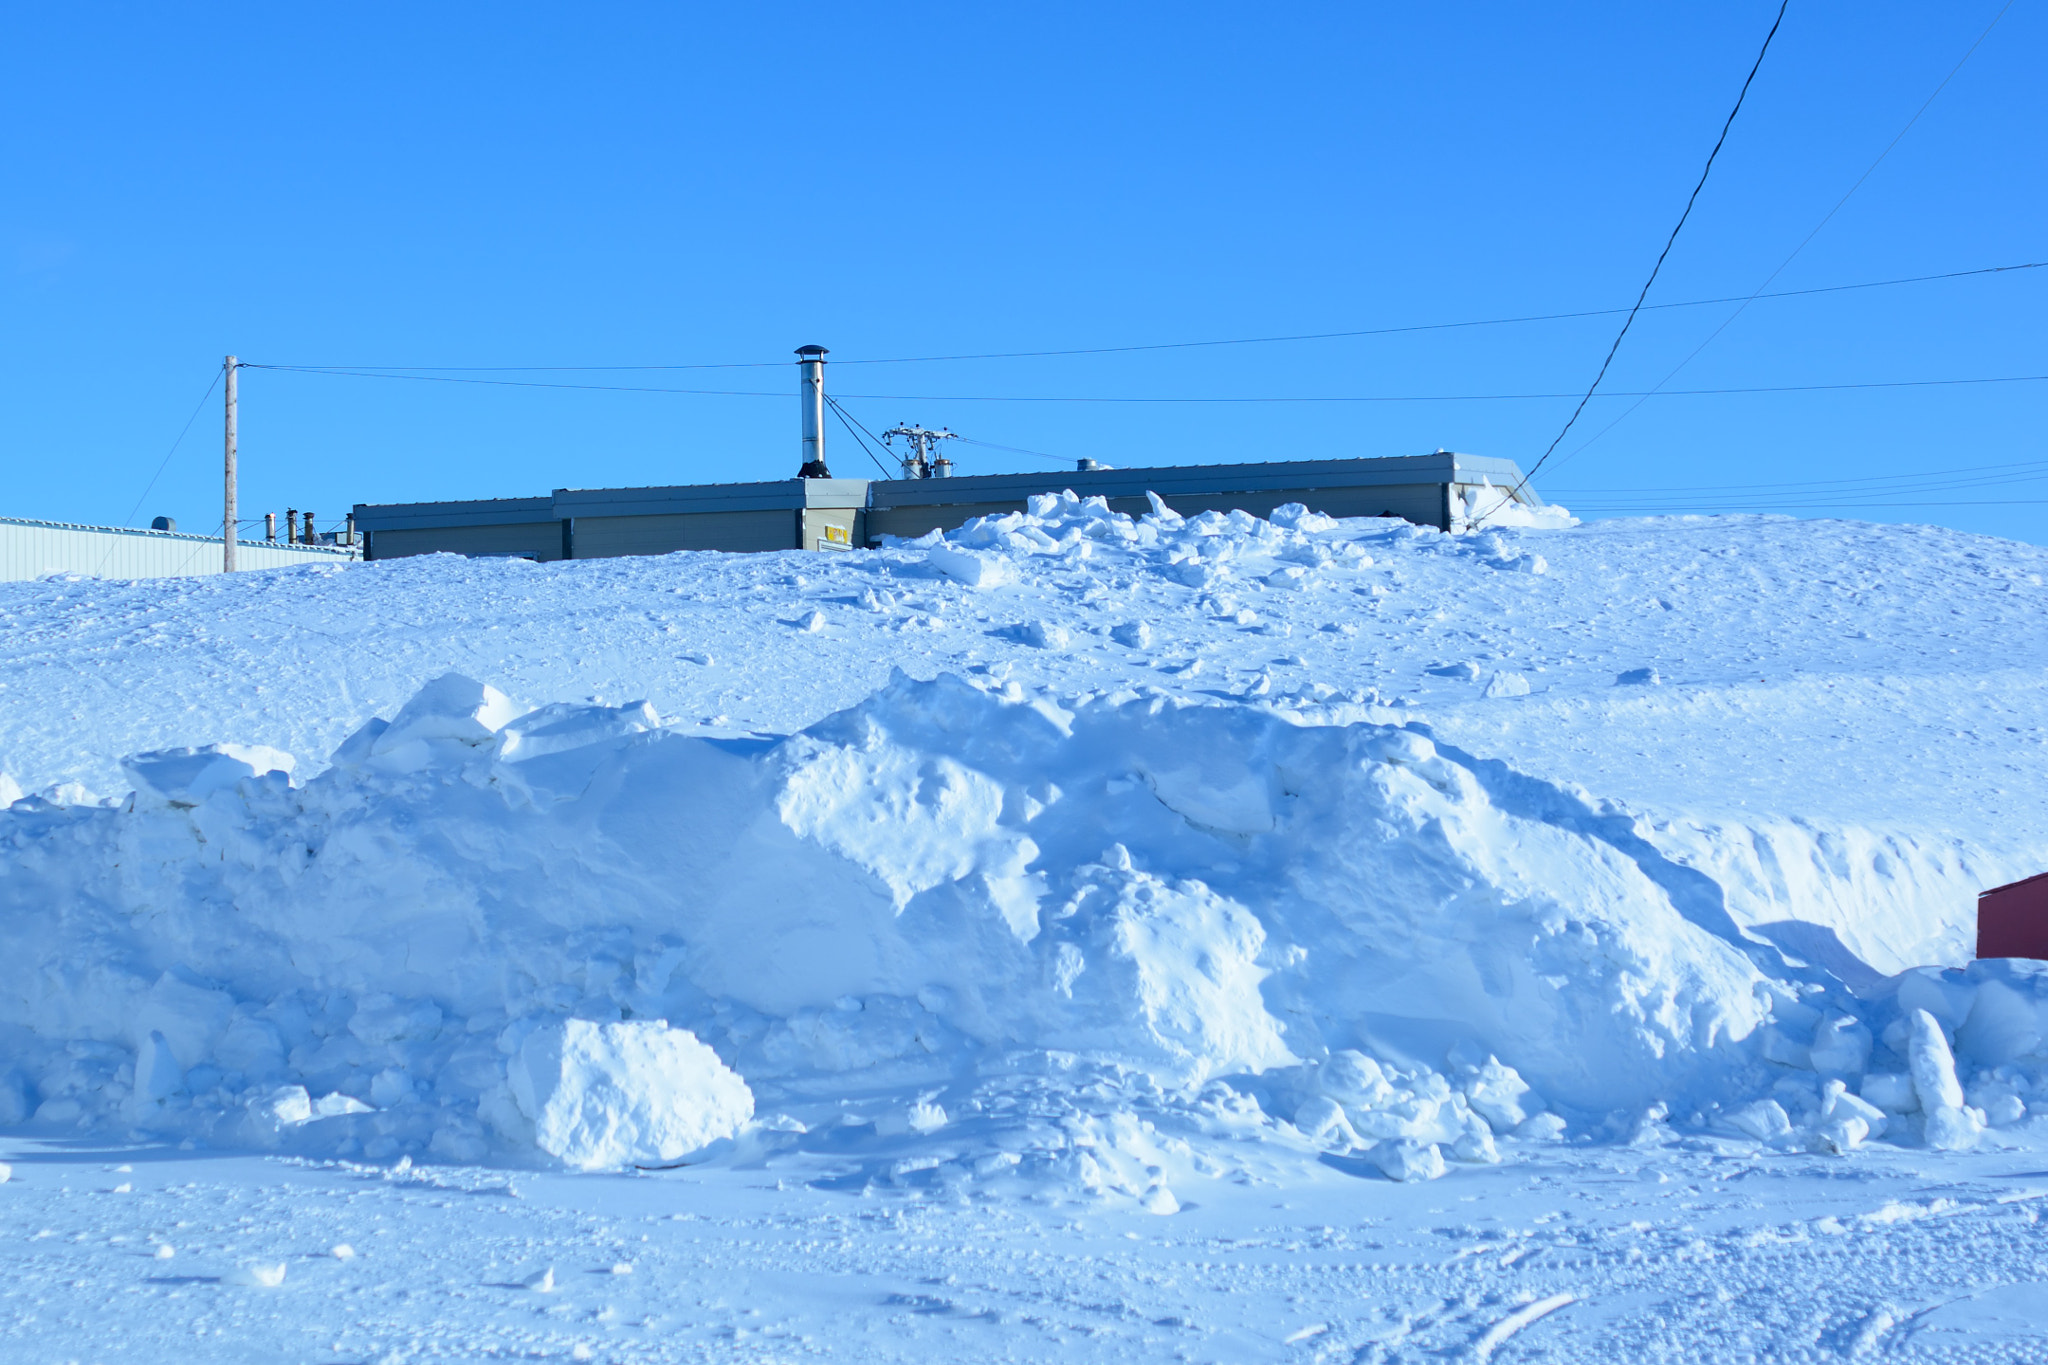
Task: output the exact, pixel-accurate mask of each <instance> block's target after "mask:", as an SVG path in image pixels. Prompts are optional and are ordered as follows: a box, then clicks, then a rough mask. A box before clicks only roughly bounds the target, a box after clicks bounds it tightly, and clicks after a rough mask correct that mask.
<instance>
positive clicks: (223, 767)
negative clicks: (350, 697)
mask: <svg viewBox="0 0 2048 1365" xmlns="http://www.w3.org/2000/svg"><path fill="white" fill-rule="evenodd" d="M295 762H296V760H295V759H293V757H292V756H291V755H290V754H288V753H285V752H284V751H283V750H281V749H272V748H268V747H266V746H264V745H261V744H207V745H202V746H201V747H199V748H196V749H153V750H151V751H150V752H148V753H143V754H130V755H129V756H128V757H127V758H124V759H122V760H121V767H122V768H123V769H125V770H126V771H127V773H128V776H129V777H131V778H133V779H134V781H135V784H136V790H137V791H139V792H147V793H149V794H150V795H152V796H155V797H157V798H159V799H161V800H164V801H168V802H169V803H170V804H171V805H173V806H196V805H198V804H199V803H200V802H202V801H204V800H205V799H206V798H207V797H209V796H211V795H213V794H214V793H215V792H217V791H220V790H222V789H224V788H232V787H233V786H234V785H235V784H236V783H237V782H240V781H241V780H242V779H243V778H245V777H256V776H258V775H260V774H262V773H273V772H281V773H287V774H289V773H290V772H291V770H292V768H293V766H294V764H295Z"/></svg>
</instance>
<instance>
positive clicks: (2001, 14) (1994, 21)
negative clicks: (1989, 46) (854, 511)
mask: <svg viewBox="0 0 2048 1365" xmlns="http://www.w3.org/2000/svg"><path fill="white" fill-rule="evenodd" d="M2011 8H2012V0H2006V3H2005V5H2004V6H2003V7H2002V8H2001V9H2000V10H1999V11H1998V13H1997V14H1994V15H1992V16H1991V22H1990V23H1988V24H1986V25H1985V26H1984V31H1983V32H1982V33H1980V34H1978V35H1977V41H1976V42H1974V43H1971V44H1970V46H1969V49H1968V50H1967V51H1965V52H1964V53H1963V55H1962V56H1961V57H1960V58H1959V59H1958V60H1957V61H1956V64H1955V65H1954V66H1952V67H1950V68H1949V73H1948V74H1947V75H1946V76H1943V77H1942V78H1941V84H1939V85H1937V86H1935V87H1934V93H1933V94H1931V95H1929V96H1928V97H1927V98H1926V99H1925V100H1923V101H1922V102H1921V104H1920V107H1919V108H1918V109H1916V110H1914V111H1913V117H1911V118H1909V119H1907V120H1906V126H1905V127H1903V128H1901V129H1899V131H1898V133H1897V135H1896V136H1894V137H1893V138H1892V140H1891V141H1890V142H1887V143H1886V144H1885V146H1884V150H1883V151H1881V152H1879V153H1878V154H1877V159H1876V160H1874V161H1872V162H1871V163H1870V164H1869V165H1868V166H1865V167H1864V168H1863V174H1861V175H1859V176H1857V177H1856V183H1854V184H1853V185H1851V186H1849V188H1848V189H1847V190H1846V191H1845V192H1844V193H1843V195H1842V197H1841V198H1840V199H1837V200H1836V201H1835V206H1834V207H1833V208H1831V209H1829V210H1828V211H1827V213H1826V214H1824V215H1823V216H1822V218H1821V220H1820V221H1819V222H1818V223H1815V224H1814V225H1813V231H1811V232H1809V233H1807V234H1806V236H1804V237H1802V238H1801V239H1800V241H1799V245H1798V246H1795V247H1793V248H1792V252H1791V254H1790V255H1788V256H1787V257H1785V259H1784V260H1782V261H1780V262H1778V268H1777V269H1776V270H1773V271H1772V272H1771V273H1770V274H1768V275H1766V276H1765V277H1764V282H1763V283H1762V284H1760V285H1758V286H1757V287H1756V292H1755V293H1753V294H1751V295H1750V296H1749V297H1748V298H1746V299H1743V300H1742V301H1741V302H1740V303H1739V304H1738V305H1737V307H1736V309H1735V311H1734V312H1732V313H1730V314H1729V315H1728V316H1727V317H1725V318H1723V319H1722V320H1721V325H1720V326H1718V327H1716V328H1715V329H1714V330H1713V331H1711V332H1709V333H1707V337H1706V340H1704V341H1702V342H1701V343H1700V344H1699V345H1697V346H1695V347H1693V348H1692V351H1691V352H1690V353H1689V354H1688V355H1687V356H1686V357H1685V359H1683V360H1681V361H1679V362H1678V363H1677V364H1676V365H1673V366H1672V367H1671V372H1670V373H1669V374H1667V375H1665V376H1664V377H1663V378H1662V379H1660V380H1658V381H1657V383H1656V384H1654V385H1653V386H1651V389H1650V393H1652V394H1654V393H1655V392H1657V390H1659V389H1661V388H1663V387H1664V386H1665V385H1666V384H1669V383H1670V382H1671V381H1672V380H1673V379H1675V378H1677V377H1678V372H1679V371H1680V370H1683V369H1684V368H1685V367H1686V366H1688V365H1690V364H1692V362H1693V361H1694V360H1696V359H1698V357H1699V354H1700V352H1701V351H1704V350H1706V349H1707V347H1709V346H1711V345H1713V344H1714V339H1715V338H1716V337H1718V336H1720V335H1721V333H1723V332H1725V331H1727V330H1728V328H1729V326H1730V324H1732V323H1733V322H1734V321H1735V319H1737V318H1739V317H1741V316H1742V314H1743V312H1744V310H1746V309H1747V308H1748V307H1749V305H1750V304H1752V303H1754V302H1756V301H1757V300H1758V299H1760V298H1778V297H1780V296H1779V295H1777V294H1766V293H1764V290H1766V289H1768V288H1770V287H1771V281H1772V280H1775V279H1777V278H1778V276H1780V275H1782V274H1784V273H1785V267H1786V266H1789V265H1791V264H1792V262H1793V261H1794V260H1796V259H1797V258H1798V256H1799V253H1800V252H1802V251H1804V250H1806V248H1807V246H1808V244H1809V243H1811V242H1812V241H1813V239H1814V238H1815V237H1818V236H1819V235H1820V230H1821V229H1822V228H1824V227H1826V226H1827V225H1828V224H1829V223H1830V222H1832V221H1834V217H1835V215H1836V214H1838V213H1840V212H1841V211H1842V206H1843V205H1844V204H1846V203H1848V202H1849V200H1850V198H1851V197H1852V196H1853V195H1854V194H1855V193H1856V191H1858V190H1860V189H1862V188H1863V182H1864V181H1866V180H1868V179H1870V177H1871V174H1872V172H1874V171H1876V170H1877V168H1878V167H1879V166H1880V165H1882V164H1883V163H1884V159H1885V158H1886V157H1888V156H1890V155H1891V154H1892V149H1893V148H1894V147H1897V146H1898V145H1899V143H1901V142H1902V141H1904V140H1905V137H1906V134H1907V133H1910V132H1911V131H1913V125H1914V124H1916V123H1918V122H1919V121H1920V116H1921V115H1922V114H1925V113H1926V112H1927V110H1928V109H1929V108H1930V107H1931V106H1932V105H1933V104H1934V101H1935V99H1936V97H1938V96H1939V95H1940V94H1941V92H1942V91H1944V90H1946V89H1948V85H1949V82H1950V81H1953V80H1954V79H1955V78H1956V75H1957V73H1958V72H1960V71H1961V70H1962V69H1963V67H1964V65H1965V64H1966V63H1967V62H1968V61H1969V60H1970V58H1971V57H1973V56H1975V55H1976V53H1977V49H1978V48H1980V47H1982V46H1983V45H1984V40H1985V39H1986V38H1989V37H1990V36H1991V30H1992V29H1994V28H1997V27H1998V21H1999V20H2001V19H2003V18H2005V12H2006V10H2009V9H2011ZM1731 301H1732V300H1731ZM1648 397H1649V395H1648V394H1645V395H1644V398H1645V399H1647V398H1648ZM1641 406H1642V403H1641V402H1637V403H1636V404H1635V405H1634V406H1633V407H1631V408H1629V409H1628V410H1627V411H1626V412H1624V413H1622V414H1621V415H1620V416H1619V417H1616V418H1615V419H1614V420H1613V421H1612V422H1609V423H1608V424H1607V425H1606V426H1604V427H1602V428H1601V429H1600V430H1598V431H1596V432H1594V433H1593V435H1592V436H1590V437H1588V438H1587V439H1586V440H1585V441H1582V442H1581V443H1580V444H1579V445H1578V446H1577V447H1575V448H1574V449H1572V450H1571V451H1569V452H1567V453H1566V455H1565V457H1564V458H1565V459H1566V460H1569V459H1571V458H1573V457H1574V456H1576V455H1577V454H1578V453H1579V452H1580V451H1582V450H1584V449H1586V447H1587V446H1590V445H1592V444H1593V443H1594V442H1595V441H1598V440H1599V439H1600V438H1601V437H1603V436H1605V435H1606V434H1607V433H1608V432H1610V431H1612V430H1614V429H1615V428H1616V427H1618V426H1620V425H1621V424H1622V423H1623V422H1626V421H1627V420H1628V419H1629V418H1630V417H1632V416H1634V415H1635V411H1636V408H1640V407H1641Z"/></svg>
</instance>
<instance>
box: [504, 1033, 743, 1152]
mask: <svg viewBox="0 0 2048 1365" xmlns="http://www.w3.org/2000/svg"><path fill="white" fill-rule="evenodd" d="M510 1079H511V1086H512V1097H513V1099H514V1101H515V1102H516V1103H517V1104H518V1106H519V1110H520V1112H521V1113H522V1114H524V1115H525V1116H526V1118H527V1119H528V1120H529V1121H530V1122H532V1124H533V1128H534V1142H535V1144H536V1145H537V1146H539V1147H540V1149H541V1150H542V1151H544V1152H547V1153H548V1154H549V1155H551V1156H554V1157H557V1158H559V1159H560V1160H561V1161H563V1162H565V1163H566V1164H568V1165H570V1166H575V1167H578V1168H581V1169H583V1170H606V1169H616V1168H619V1167H623V1166H631V1165H655V1164H660V1163H665V1162H673V1161H677V1160H680V1159H681V1158H682V1157H685V1156H687V1155H689V1154H690V1153H691V1152H694V1151H697V1150H698V1149H700V1148H702V1147H705V1146H708V1145H709V1144H711V1143H713V1142H716V1141H718V1140H719V1139H720V1138H725V1137H730V1136H732V1135H733V1134H734V1133H735V1132H737V1131H738V1130H739V1128H740V1125H742V1124H744V1123H745V1122H746V1121H747V1120H748V1119H750V1118H752V1117H753V1114H754V1096H753V1094H752V1092H751V1091H749V1090H748V1089H747V1085H746V1082H744V1081H742V1080H741V1079H740V1078H739V1077H738V1076H737V1075H736V1074H734V1073H733V1072H732V1071H731V1070H729V1069H728V1068H727V1067H726V1065H725V1063H723V1062H721V1061H720V1060H719V1059H718V1054H717V1053H715V1052H713V1051H712V1050H711V1049H710V1048H708V1047H706V1046H704V1044H702V1043H700V1042H698V1041H697V1037H696V1035H695V1034H693V1033H690V1032H689V1031H687V1030H685V1029H678V1028H670V1027H669V1026H668V1024H667V1022H666V1021H664V1020H628V1021H623V1022H619V1023H606V1024H599V1023H593V1022H591V1021H590V1020H587V1019H558V1020H553V1021H550V1022H548V1023H545V1024H542V1025H541V1026H540V1027H539V1028H537V1029H535V1030H533V1032H532V1033H530V1034H529V1035H528V1036H527V1038H526V1040H525V1041H524V1042H523V1043H522V1044H521V1045H520V1047H519V1051H518V1052H517V1054H516V1055H515V1056H514V1058H513V1060H512V1065H511V1068H510Z"/></svg>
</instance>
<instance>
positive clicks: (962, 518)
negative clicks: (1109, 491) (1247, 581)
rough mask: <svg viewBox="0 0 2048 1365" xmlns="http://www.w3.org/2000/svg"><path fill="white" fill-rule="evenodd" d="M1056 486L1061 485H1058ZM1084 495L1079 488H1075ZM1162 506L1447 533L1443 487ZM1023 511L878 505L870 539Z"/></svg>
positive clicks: (1261, 495)
mask: <svg viewBox="0 0 2048 1365" xmlns="http://www.w3.org/2000/svg"><path fill="white" fill-rule="evenodd" d="M1055 482H1056V481H1055ZM1075 491H1076V492H1079V491H1080V490H1079V489H1076V490H1075ZM1161 500H1162V501H1163V502H1165V503H1166V505H1167V506H1168V507H1171V508H1172V509H1173V510H1174V511H1176V512H1178V513H1180V514H1181V515H1182V516H1184V517H1192V516H1194V515H1196V514H1197V513H1200V512H1229V511H1235V510H1239V509H1242V510H1243V511H1246V512H1249V513H1251V514H1252V515H1253V516H1255V517H1264V516H1271V515H1272V512H1273V509H1274V508H1276V507H1284V506H1286V505H1287V504H1288V503H1290V502H1298V503H1301V504H1302V505H1304V506H1306V507H1307V508H1308V509H1309V510H1310V511H1312V512H1321V513H1323V514H1324V515H1326V516H1332V517H1382V516H1391V517H1401V518H1404V519H1405V520H1408V521H1413V522H1418V523H1420V524H1422V525H1425V526H1434V527H1436V528H1437V529H1439V530H1442V529H1444V524H1443V523H1444V489H1443V485H1442V484H1433V483H1415V484H1379V485H1368V486H1365V487H1353V488H1260V489H1253V490H1248V491H1245V492H1239V493H1202V494H1173V493H1170V494H1165V495H1162V499H1161ZM1107 501H1108V503H1109V508H1110V510H1111V511H1113V512H1123V513H1125V514H1127V515H1129V516H1134V517H1138V516H1143V515H1144V514H1145V513H1147V512H1149V511H1151V510H1152V504H1151V501H1150V500H1149V499H1147V498H1142V497H1137V498H1110V499H1108V500H1107ZM1022 510H1024V500H1023V499H1022V498H1020V499H1018V500H1017V501H1015V502H964V503H951V504H944V503H941V504H931V505H925V506H909V507H888V508H883V507H876V508H871V509H869V511H868V515H867V533H868V535H869V536H870V537H880V536H903V537H905V538H909V537H913V536H921V535H923V534H924V533H925V532H927V531H933V530H942V531H951V530H953V529H954V528H956V527H958V526H962V525H964V524H966V523H967V522H969V521H971V520H973V519H974V518H975V517H988V516H1000V515H1002V514H1003V513H1005V512H1021V511H1022Z"/></svg>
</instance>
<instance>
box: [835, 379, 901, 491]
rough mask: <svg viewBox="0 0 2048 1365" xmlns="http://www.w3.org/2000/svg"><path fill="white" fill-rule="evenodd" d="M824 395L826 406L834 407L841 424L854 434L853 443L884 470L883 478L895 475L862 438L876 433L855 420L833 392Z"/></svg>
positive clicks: (870, 436)
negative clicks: (864, 435) (833, 395)
mask: <svg viewBox="0 0 2048 1365" xmlns="http://www.w3.org/2000/svg"><path fill="white" fill-rule="evenodd" d="M823 397H824V399H825V406H826V407H828V408H830V409H832V412H833V415H835V416H836V417H838V418H839V423H840V425H841V426H843V427H845V428H846V430H847V431H848V433H850V434H851V435H852V437H853V443H854V444H855V445H857V446H859V447H860V448H861V453H862V454H864V455H866V456H867V457H868V458H869V459H870V460H873V461H874V462H875V468H877V469H879V470H881V471H882V477H883V478H885V479H887V478H891V477H893V476H892V475H891V474H890V473H889V466H887V465H885V464H883V463H882V460H881V457H880V456H878V455H876V454H875V452H874V451H872V450H869V449H868V447H867V442H866V441H863V440H862V439H861V436H862V434H863V433H866V435H867V436H868V439H869V440H873V439H874V433H873V432H870V431H868V429H867V428H866V427H864V426H862V425H861V424H860V423H858V422H856V421H854V420H853V415H852V414H851V413H849V412H847V410H846V409H845V408H842V407H840V406H839V403H838V401H837V400H836V399H834V398H833V397H832V395H831V394H829V393H828V394H825V395H823ZM877 444H880V442H877Z"/></svg>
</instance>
